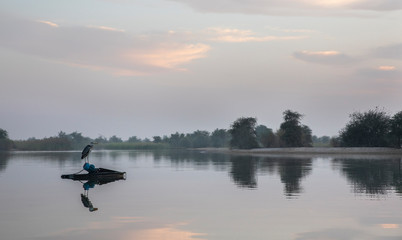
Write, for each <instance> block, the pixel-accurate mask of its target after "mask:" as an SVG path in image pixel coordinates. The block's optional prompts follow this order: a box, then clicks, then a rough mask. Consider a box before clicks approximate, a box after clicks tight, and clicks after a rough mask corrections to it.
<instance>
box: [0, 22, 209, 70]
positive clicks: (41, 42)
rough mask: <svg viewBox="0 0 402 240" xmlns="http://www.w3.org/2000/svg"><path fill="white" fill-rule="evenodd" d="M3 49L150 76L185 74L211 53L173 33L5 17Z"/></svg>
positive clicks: (0, 24) (0, 41)
mask: <svg viewBox="0 0 402 240" xmlns="http://www.w3.org/2000/svg"><path fill="white" fill-rule="evenodd" d="M0 32H1V34H2V37H1V38H0V46H1V47H5V48H8V49H12V50H14V51H18V52H21V53H23V54H29V55H34V56H38V57H41V58H44V59H48V60H52V61H57V62H61V63H64V64H69V65H71V66H76V67H82V68H88V69H91V70H96V71H106V72H109V73H111V74H115V75H130V76H133V75H147V74H154V73H161V72H166V71H183V70H185V68H184V67H183V66H184V65H186V64H188V63H189V62H191V61H193V60H195V59H199V58H203V57H205V56H206V53H207V52H208V51H209V50H210V47H209V46H208V45H206V44H203V43H198V42H195V43H194V42H187V41H183V40H182V39H176V38H174V37H172V36H171V35H170V34H169V33H160V34H155V33H154V34H145V35H134V36H133V35H130V34H128V33H126V32H125V31H124V30H122V29H115V28H112V27H106V26H98V27H95V26H88V27H83V26H74V27H64V26H60V25H58V24H57V23H54V22H51V21H47V20H37V21H30V20H25V19H19V18H15V17H12V16H7V15H2V16H0Z"/></svg>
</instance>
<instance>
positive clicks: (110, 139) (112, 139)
mask: <svg viewBox="0 0 402 240" xmlns="http://www.w3.org/2000/svg"><path fill="white" fill-rule="evenodd" d="M109 142H110V143H121V142H123V140H121V138H119V137H116V135H113V136H111V137H110V138H109Z"/></svg>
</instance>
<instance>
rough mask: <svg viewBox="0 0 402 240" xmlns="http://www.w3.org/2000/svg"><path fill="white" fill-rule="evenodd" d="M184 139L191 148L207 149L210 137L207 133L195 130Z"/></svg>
mask: <svg viewBox="0 0 402 240" xmlns="http://www.w3.org/2000/svg"><path fill="white" fill-rule="evenodd" d="M186 138H188V139H189V141H190V143H191V146H192V147H193V148H202V147H209V143H210V136H209V132H208V131H200V130H197V131H195V132H193V133H192V134H187V136H186Z"/></svg>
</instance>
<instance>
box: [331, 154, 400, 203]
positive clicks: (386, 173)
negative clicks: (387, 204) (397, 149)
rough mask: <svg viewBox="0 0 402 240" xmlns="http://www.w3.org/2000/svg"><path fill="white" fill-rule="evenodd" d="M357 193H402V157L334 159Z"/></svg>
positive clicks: (334, 162)
mask: <svg viewBox="0 0 402 240" xmlns="http://www.w3.org/2000/svg"><path fill="white" fill-rule="evenodd" d="M333 164H334V167H335V169H339V170H340V171H341V172H342V174H343V175H344V176H345V177H346V178H347V180H348V181H349V182H350V183H351V185H352V187H353V191H354V192H355V193H357V194H360V193H365V194H368V195H371V196H375V195H386V194H387V193H389V192H390V191H395V192H396V193H398V194H399V195H400V194H401V193H402V182H401V181H402V176H401V159H400V158H393V159H392V158H391V159H341V158H336V159H334V160H333Z"/></svg>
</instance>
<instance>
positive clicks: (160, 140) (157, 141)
mask: <svg viewBox="0 0 402 240" xmlns="http://www.w3.org/2000/svg"><path fill="white" fill-rule="evenodd" d="M152 138H153V139H154V140H153V141H152V142H154V143H161V142H162V138H161V137H160V136H153V137H152Z"/></svg>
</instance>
